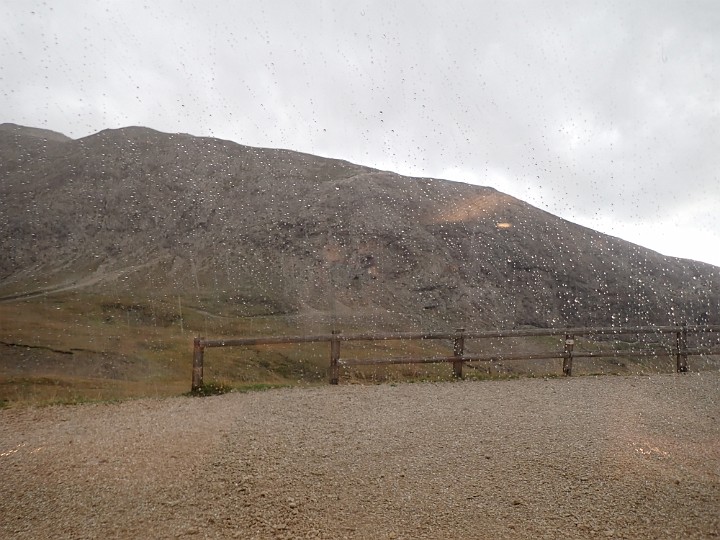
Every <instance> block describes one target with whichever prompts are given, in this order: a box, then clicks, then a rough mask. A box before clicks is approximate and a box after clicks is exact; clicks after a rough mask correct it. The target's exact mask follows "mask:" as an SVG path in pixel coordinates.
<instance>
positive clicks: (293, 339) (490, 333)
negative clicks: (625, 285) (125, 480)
mask: <svg viewBox="0 0 720 540" xmlns="http://www.w3.org/2000/svg"><path fill="white" fill-rule="evenodd" d="M713 333H717V334H719V335H720V325H695V326H686V325H682V326H634V327H578V328H533V329H508V330H477V331H466V330H465V329H463V328H460V329H458V330H456V331H454V332H386V333H355V334H342V333H340V332H333V333H331V334H316V335H306V336H260V337H250V338H227V339H206V338H204V337H197V338H195V340H194V347H193V372H192V390H193V391H197V390H199V389H200V388H202V386H203V364H204V353H205V349H206V348H212V347H251V346H256V345H281V344H300V343H330V384H338V382H339V367H340V366H361V365H395V364H435V363H444V362H446V363H452V364H453V375H454V376H455V377H456V378H462V376H463V375H462V369H463V365H464V364H465V363H466V362H493V361H504V360H540V359H562V360H563V374H564V375H565V376H570V375H572V363H573V359H574V358H600V357H607V358H614V357H632V356H641V357H646V356H654V357H656V356H671V355H675V357H676V371H677V372H678V373H684V372H687V371H688V365H687V358H688V356H692V355H720V348H713V347H692V348H691V347H688V336H689V335H691V334H692V335H698V334H713ZM633 334H635V335H637V336H640V335H656V336H661V335H664V334H674V335H675V343H674V345H673V346H671V347H670V348H668V347H653V348H644V349H632V350H629V349H628V350H603V351H575V350H574V345H575V337H576V336H613V335H615V336H623V335H633ZM559 336H562V337H564V348H563V349H562V350H557V351H549V352H535V353H522V354H512V353H510V354H465V341H466V340H468V339H474V340H482V339H492V338H513V337H514V338H522V337H559ZM391 340H392V341H412V340H450V341H452V344H453V354H452V355H448V356H426V357H413V356H407V357H389V358H349V359H342V360H341V359H340V344H341V342H352V341H373V342H380V341H391Z"/></svg>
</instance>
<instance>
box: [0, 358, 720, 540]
mask: <svg viewBox="0 0 720 540" xmlns="http://www.w3.org/2000/svg"><path fill="white" fill-rule="evenodd" d="M0 471H2V478H3V493H2V496H1V497H0V537H2V538H33V539H35V538H184V537H191V538H223V537H226V538H333V539H334V538H594V537H597V538H709V537H714V536H718V535H720V517H719V516H720V373H718V372H706V373H702V374H685V375H654V376H652V377H612V376H606V377H597V378H596V377H578V378H570V379H550V380H543V379H524V380H510V381H494V382H459V383H443V384H403V385H398V386H390V385H382V386H340V387H323V388H309V389H308V388H306V389H282V390H272V391H267V392H260V393H250V394H230V395H225V396H218V397H212V398H202V399H201V398H173V399H165V400H140V401H132V402H125V403H120V404H101V405H81V406H66V407H51V408H43V409H8V410H0Z"/></svg>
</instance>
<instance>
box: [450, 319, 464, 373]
mask: <svg viewBox="0 0 720 540" xmlns="http://www.w3.org/2000/svg"><path fill="white" fill-rule="evenodd" d="M464 332H465V329H464V328H458V329H457V330H456V335H455V340H454V341H453V356H455V357H457V358H462V355H463V354H464V353H465V336H464V335H463V333H464ZM452 365H453V377H455V378H456V379H462V378H463V361H462V360H457V361H454V362H453V363H452Z"/></svg>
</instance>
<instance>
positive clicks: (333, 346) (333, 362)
mask: <svg viewBox="0 0 720 540" xmlns="http://www.w3.org/2000/svg"><path fill="white" fill-rule="evenodd" d="M332 333H333V337H332V339H331V340H330V384H338V380H339V378H340V368H339V366H338V361H339V360H340V339H339V338H338V337H337V335H338V334H339V333H340V332H339V331H338V330H333V331H332Z"/></svg>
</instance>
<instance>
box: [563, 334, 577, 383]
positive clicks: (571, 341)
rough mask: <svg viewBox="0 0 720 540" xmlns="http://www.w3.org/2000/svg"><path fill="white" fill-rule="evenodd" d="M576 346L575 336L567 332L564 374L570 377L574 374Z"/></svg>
mask: <svg viewBox="0 0 720 540" xmlns="http://www.w3.org/2000/svg"><path fill="white" fill-rule="evenodd" d="M574 346H575V336H574V335H572V334H565V355H564V356H563V375H565V376H566V377H570V376H571V375H572V363H573V356H572V354H573V347H574Z"/></svg>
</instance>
